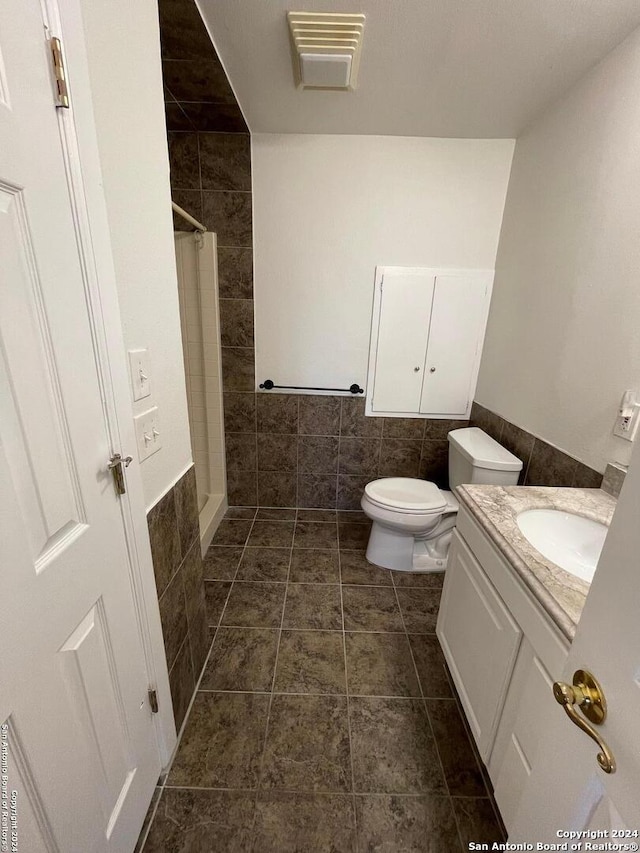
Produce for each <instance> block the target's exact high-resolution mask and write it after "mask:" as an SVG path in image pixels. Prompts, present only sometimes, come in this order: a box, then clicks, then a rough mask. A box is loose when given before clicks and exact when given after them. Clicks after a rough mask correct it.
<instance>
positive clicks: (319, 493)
mask: <svg viewBox="0 0 640 853" xmlns="http://www.w3.org/2000/svg"><path fill="white" fill-rule="evenodd" d="M337 488H338V477H337V475H336V474H303V473H298V502H297V503H298V506H300V507H309V508H314V509H335V506H336V495H337Z"/></svg>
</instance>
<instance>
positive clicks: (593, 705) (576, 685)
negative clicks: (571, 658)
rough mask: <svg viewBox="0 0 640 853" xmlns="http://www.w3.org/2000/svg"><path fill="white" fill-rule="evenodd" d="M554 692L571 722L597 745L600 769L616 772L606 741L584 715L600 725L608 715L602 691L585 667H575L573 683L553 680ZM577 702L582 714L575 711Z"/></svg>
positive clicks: (614, 761) (614, 762)
mask: <svg viewBox="0 0 640 853" xmlns="http://www.w3.org/2000/svg"><path fill="white" fill-rule="evenodd" d="M553 695H554V697H555V700H556V702H558V703H559V704H560V705H562V707H563V708H564V710H565V711H566V713H567V717H569V719H570V720H571V722H572V723H575V725H576V726H578V728H579V729H582V731H583V732H584V733H585V734H587V735H589V737H590V738H591V739H592V740H594V741H595V742H596V743H597V744H598V746H599V747H600V752H599V753H598V755H597V756H596V758H597V761H598V764H599V765H600V767H601V768H602V770H604V772H605V773H615V772H616V760H615V758H614V757H613V753H612V752H611V750H610V749H609V747H608V746H607V744H606V742H605V740H604V739H603V738H602V737H601V736H600V735H599V734H598V732H597V731H596V730H595V729H594V727H593V726H592V725H590V724H589V723H588V722H587V720H585V718H584V717H587V719H588V720H591V722H592V723H593V724H594V725H596V726H600V725H602V723H604V721H605V719H606V717H607V703H606V700H605V698H604V693H603V692H602V688H601V687H600V685H599V684H598V682H597V681H596V679H595V678H594V677H593V675H592V674H591V673H590V672H589V671H588V670H584V669H577V670H576V671H575V672H574V674H573V685H571V684H566V683H565V682H564V681H556V682H555V683H554V685H553ZM576 705H578V706H579V707H580V710H581V711H582V713H583V714H584V717H583V716H582V715H581V714H579V713H578V711H577V710H576Z"/></svg>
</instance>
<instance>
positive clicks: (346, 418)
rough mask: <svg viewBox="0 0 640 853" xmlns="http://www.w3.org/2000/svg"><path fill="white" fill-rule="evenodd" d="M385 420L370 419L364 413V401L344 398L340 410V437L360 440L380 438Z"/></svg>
mask: <svg viewBox="0 0 640 853" xmlns="http://www.w3.org/2000/svg"><path fill="white" fill-rule="evenodd" d="M382 421H383V418H368V417H367V416H366V415H365V413H364V400H363V399H361V398H353V397H342V406H341V410H340V435H341V436H357V437H360V438H379V437H380V436H381V435H382Z"/></svg>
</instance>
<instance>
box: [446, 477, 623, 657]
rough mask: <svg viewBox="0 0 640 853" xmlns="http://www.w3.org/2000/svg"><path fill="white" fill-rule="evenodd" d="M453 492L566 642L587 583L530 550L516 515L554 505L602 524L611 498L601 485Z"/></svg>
mask: <svg viewBox="0 0 640 853" xmlns="http://www.w3.org/2000/svg"><path fill="white" fill-rule="evenodd" d="M456 495H457V497H458V499H459V500H460V502H461V503H462V504H464V506H465V507H466V508H467V509H468V510H469V512H470V513H471V515H472V516H473V517H474V518H475V519H476V521H477V522H478V523H479V524H480V526H481V527H482V528H483V529H484V530H485V531H486V533H487V535H488V536H489V538H490V539H491V540H492V541H493V542H494V544H495V545H496V547H497V548H498V550H499V551H500V552H501V553H502V554H503V555H504V557H505V558H506V559H507V560H508V562H509V563H510V564H511V565H512V566H513V568H514V569H515V571H516V572H517V574H518V575H519V576H520V578H521V579H522V581H523V582H524V583H525V584H526V585H527V587H528V588H529V589H530V590H531V592H532V593H533V594H534V596H535V597H536V598H537V599H538V601H539V602H540V604H541V605H542V607H543V608H544V610H545V611H546V612H547V613H548V614H549V616H550V617H551V619H552V620H553V621H554V622H555V624H556V625H557V626H558V628H559V629H560V630H561V631H562V633H563V634H564V635H565V637H567V638H568V639H569V640H572V639H573V637H574V635H575V632H576V625H577V624H578V620H579V619H580V614H581V613H582V608H583V607H584V602H585V600H586V597H587V593H588V591H589V584H588V583H587V582H586V581H583V580H580V579H579V578H576V577H574V576H573V575H571V574H569V572H565V571H564V569H561V568H560V567H559V566H556V565H555V563H552V562H551V561H550V560H547V559H546V558H545V557H543V556H542V554H540V552H539V551H536V549H535V548H534V547H533V545H531V544H530V543H529V541H528V540H527V539H525V538H524V536H523V535H522V533H521V532H520V529H519V527H518V524H517V522H516V516H517V515H518V514H519V513H521V512H524V511H525V510H527V509H558V510H564V511H566V512H571V513H574V514H576V515H582V516H585V517H586V518H591V519H593V520H594V521H599V522H600V523H601V524H606V525H607V526H608V525H609V523H610V521H611V517H612V515H613V511H614V509H615V506H616V501H615V498H612V497H611V495H608V494H607V493H606V492H603V491H602V489H565V488H548V487H546V486H545V487H543V486H459V487H458V488H457V489H456Z"/></svg>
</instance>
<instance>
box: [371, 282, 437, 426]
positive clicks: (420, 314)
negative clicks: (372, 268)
mask: <svg viewBox="0 0 640 853" xmlns="http://www.w3.org/2000/svg"><path fill="white" fill-rule="evenodd" d="M433 282H434V278H433V276H432V275H429V274H428V273H427V274H425V273H424V272H422V271H419V270H416V271H412V270H402V271H401V272H390V271H386V272H385V273H384V279H383V281H382V295H381V301H380V322H379V325H378V341H377V353H376V368H375V370H376V372H375V385H374V389H373V410H374V411H377V412H418V411H419V407H420V394H421V393H422V376H423V370H424V359H425V352H426V348H427V337H428V334H429V321H430V318H431V302H432V299H433ZM416 368H417V370H416Z"/></svg>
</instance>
